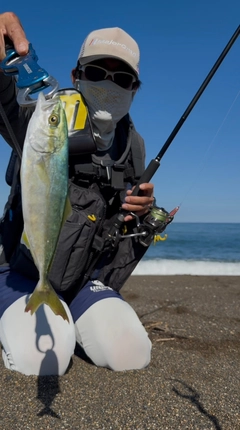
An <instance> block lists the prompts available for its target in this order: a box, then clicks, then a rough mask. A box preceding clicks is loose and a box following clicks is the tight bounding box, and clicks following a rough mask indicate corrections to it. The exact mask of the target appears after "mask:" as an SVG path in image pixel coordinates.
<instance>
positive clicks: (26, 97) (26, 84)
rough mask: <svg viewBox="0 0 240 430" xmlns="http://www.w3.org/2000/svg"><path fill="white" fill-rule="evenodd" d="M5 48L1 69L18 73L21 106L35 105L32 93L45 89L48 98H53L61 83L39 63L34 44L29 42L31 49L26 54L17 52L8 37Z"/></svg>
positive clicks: (6, 73)
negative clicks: (22, 54)
mask: <svg viewBox="0 0 240 430" xmlns="http://www.w3.org/2000/svg"><path fill="white" fill-rule="evenodd" d="M5 49H6V57H5V58H4V59H3V61H1V62H0V69H2V71H3V73H4V74H5V75H9V76H11V75H16V85H17V88H18V94H17V102H18V104H19V105H20V106H34V105H35V104H36V102H37V100H36V99H34V98H31V94H34V93H37V92H38V91H43V90H46V92H44V95H45V98H46V99H50V98H52V96H53V95H54V94H55V92H56V91H57V90H58V88H59V84H58V82H57V81H56V79H55V78H53V77H52V76H50V75H49V74H48V72H47V71H46V70H44V69H42V68H41V67H40V66H39V65H38V63H37V61H38V57H37V55H36V52H35V50H34V49H33V47H32V44H31V43H30V44H29V51H28V53H27V54H26V55H24V56H21V55H19V54H18V53H17V52H16V50H15V49H14V46H13V44H12V43H11V41H10V40H9V39H6V46H5ZM48 89H49V91H48Z"/></svg>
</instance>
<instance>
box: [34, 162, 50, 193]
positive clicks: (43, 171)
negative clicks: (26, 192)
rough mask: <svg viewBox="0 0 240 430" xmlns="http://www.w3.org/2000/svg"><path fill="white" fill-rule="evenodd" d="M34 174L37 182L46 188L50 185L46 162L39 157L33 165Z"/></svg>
mask: <svg viewBox="0 0 240 430" xmlns="http://www.w3.org/2000/svg"><path fill="white" fill-rule="evenodd" d="M35 169H36V173H37V175H38V178H39V181H40V182H41V183H43V184H45V185H46V186H48V187H49V185H50V178H49V175H48V169H47V168H46V160H45V158H44V157H43V156H42V155H41V156H40V157H39V159H38V160H37V161H36V164H35Z"/></svg>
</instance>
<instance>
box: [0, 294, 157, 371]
mask: <svg viewBox="0 0 240 430" xmlns="http://www.w3.org/2000/svg"><path fill="white" fill-rule="evenodd" d="M27 299H28V296H27V295H26V296H23V297H21V298H19V299H18V300H16V301H15V302H14V303H12V304H11V305H10V306H9V307H8V308H7V309H6V310H5V312H4V313H3V315H2V317H1V319H0V341H1V344H2V356H3V360H4V364H5V366H6V367H7V368H8V369H12V370H16V371H18V372H21V373H23V374H25V375H63V374H64V373H65V372H66V370H67V367H68V365H69V363H70V360H71V357H72V355H73V353H74V349H75V345H76V341H77V342H78V343H79V344H80V345H81V347H82V348H83V349H84V351H85V353H86V354H87V356H88V357H89V358H90V359H91V360H92V362H93V363H94V364H95V365H97V366H104V367H108V368H110V369H112V370H115V371H122V370H129V369H141V368H144V367H146V366H147V365H148V364H149V362H150V355H151V342H150V340H149V338H148V335H147V332H146V331H145V329H144V327H143V326H142V324H141V322H140V320H139V318H138V316H137V314H136V313H135V311H134V310H133V309H132V307H131V306H130V305H129V304H128V303H126V302H125V301H123V300H120V299H118V298H114V297H110V298H106V299H103V300H100V301H98V302H96V303H94V304H93V305H92V306H90V307H89V308H88V309H87V310H86V311H85V312H84V313H83V314H82V315H81V316H80V317H79V319H77V321H76V322H75V324H74V322H73V320H72V316H71V313H70V311H69V309H68V307H67V305H66V304H65V303H64V302H63V305H64V307H65V309H66V311H67V314H68V317H69V323H68V322H66V321H64V320H63V319H62V318H61V317H60V316H56V315H55V314H54V313H53V312H52V310H51V309H50V308H49V307H48V306H46V305H43V306H40V308H39V309H38V310H37V312H36V313H35V314H33V315H31V314H30V313H29V312H27V313H26V312H24V309H25V306H26V303H27Z"/></svg>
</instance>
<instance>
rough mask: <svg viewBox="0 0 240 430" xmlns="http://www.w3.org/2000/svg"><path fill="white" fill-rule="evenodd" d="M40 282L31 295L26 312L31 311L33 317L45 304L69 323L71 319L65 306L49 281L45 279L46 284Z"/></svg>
mask: <svg viewBox="0 0 240 430" xmlns="http://www.w3.org/2000/svg"><path fill="white" fill-rule="evenodd" d="M40 282H41V281H40V280H39V282H38V284H37V286H36V288H35V290H34V292H33V294H32V295H31V297H30V299H29V301H28V303H27V305H26V307H25V312H29V311H30V312H31V315H32V314H34V312H36V311H37V309H38V308H39V306H41V305H42V304H45V305H48V306H49V307H50V308H51V309H52V311H53V312H54V313H55V315H60V316H61V317H62V318H63V319H64V320H66V321H68V322H69V318H68V316H67V313H66V311H65V309H64V306H63V304H62V302H61V301H60V299H59V297H58V295H57V294H56V293H55V291H54V289H53V288H52V286H51V284H50V283H49V281H48V280H47V279H45V283H44V284H43V283H40Z"/></svg>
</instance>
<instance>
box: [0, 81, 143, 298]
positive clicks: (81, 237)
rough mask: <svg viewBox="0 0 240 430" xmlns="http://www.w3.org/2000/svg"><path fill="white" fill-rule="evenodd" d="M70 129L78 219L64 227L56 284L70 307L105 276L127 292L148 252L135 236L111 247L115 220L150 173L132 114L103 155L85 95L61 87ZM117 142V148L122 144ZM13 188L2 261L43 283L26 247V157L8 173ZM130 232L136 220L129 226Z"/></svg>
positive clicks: (1, 225) (2, 231) (0, 234)
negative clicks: (21, 165)
mask: <svg viewBox="0 0 240 430" xmlns="http://www.w3.org/2000/svg"><path fill="white" fill-rule="evenodd" d="M60 96H62V100H63V102H64V103H65V111H66V115H67V120H68V129H69V198H70V202H71V205H72V214H71V216H70V217H69V218H68V220H67V221H66V222H65V224H64V225H63V227H62V230H61V233H60V236H59V240H58V244H57V247H56V251H55V254H54V259H53V262H52V265H51V269H50V272H49V280H50V282H51V284H52V285H53V287H54V288H55V290H56V291H59V292H60V293H61V295H62V296H63V297H64V298H65V300H66V301H67V302H70V301H71V300H72V299H73V297H74V296H75V295H76V294H77V292H78V291H79V290H80V289H81V288H82V287H83V286H84V285H85V283H86V282H87V281H88V280H89V279H98V280H99V281H101V282H103V283H104V284H105V285H108V286H110V287H112V288H113V289H114V290H117V291H118V290H120V288H121V287H122V286H123V284H124V282H125V281H126V280H127V278H128V277H129V276H130V274H131V273H132V271H133V270H134V268H135V267H136V265H137V263H138V261H139V260H140V259H141V258H142V256H143V254H144V253H145V252H146V249H147V248H146V247H144V246H142V245H141V244H139V242H137V241H136V240H135V239H133V238H131V237H130V238H125V239H123V240H121V241H120V242H119V243H118V245H117V246H116V247H111V246H110V247H109V246H106V237H107V233H108V231H109V229H110V228H111V226H112V223H113V220H114V217H115V216H116V214H117V213H118V212H119V210H120V207H121V204H122V203H123V201H124V198H125V195H126V190H127V189H129V188H132V186H133V185H134V184H136V182H137V180H138V179H139V178H140V176H141V175H142V173H143V171H144V158H145V148H144V142H143V139H142V138H141V136H140V135H139V134H138V133H137V132H136V130H135V128H134V125H133V123H132V121H131V119H130V117H129V115H126V116H125V117H124V118H123V119H122V120H121V121H119V123H118V124H117V127H116V132H115V142H114V144H113V148H112V150H113V152H114V151H115V155H116V153H118V157H117V158H116V156H115V157H114V158H112V157H111V151H110V152H109V151H108V152H105V153H104V152H103V153H102V152H101V153H99V152H97V150H96V143H95V140H94V136H93V131H92V126H91V121H90V119H89V116H88V110H87V107H86V105H85V102H84V100H83V98H82V96H81V94H80V93H78V91H76V90H73V89H66V90H61V92H60ZM114 145H115V146H114ZM6 182H7V184H8V185H9V186H11V192H10V195H9V198H8V202H7V203H6V205H5V210H4V216H3V218H2V219H1V222H0V240H1V244H0V246H1V250H2V252H1V255H0V264H6V263H9V264H10V266H11V267H12V268H13V269H14V270H17V271H18V272H20V273H22V274H23V275H25V276H27V277H30V278H33V279H36V280H37V279H38V270H37V268H36V266H35V264H34V262H33V259H32V256H31V253H30V251H29V249H28V248H26V246H25V245H24V244H22V243H21V242H20V238H21V234H22V231H23V217H22V208H21V186H20V179H19V160H18V157H17V155H16V152H15V151H13V152H12V154H11V157H10V161H9V164H8V168H7V171H6ZM126 228H127V229H128V233H129V232H130V233H131V232H132V231H133V230H134V228H135V222H128V223H127V225H126Z"/></svg>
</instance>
